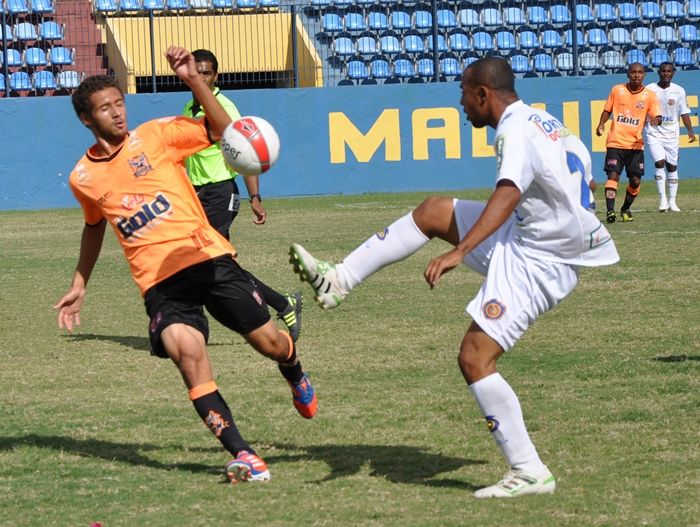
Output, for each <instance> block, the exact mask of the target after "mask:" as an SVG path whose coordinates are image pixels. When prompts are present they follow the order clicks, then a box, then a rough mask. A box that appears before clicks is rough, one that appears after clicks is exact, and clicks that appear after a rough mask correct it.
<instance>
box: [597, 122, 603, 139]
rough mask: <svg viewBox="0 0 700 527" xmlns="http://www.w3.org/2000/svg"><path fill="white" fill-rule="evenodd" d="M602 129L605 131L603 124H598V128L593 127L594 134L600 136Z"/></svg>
mask: <svg viewBox="0 0 700 527" xmlns="http://www.w3.org/2000/svg"><path fill="white" fill-rule="evenodd" d="M604 131H605V125H602V124H601V125H600V126H598V128H596V129H595V135H597V136H598V137H600V136H601V135H603V132H604Z"/></svg>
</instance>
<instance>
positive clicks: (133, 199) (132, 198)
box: [122, 194, 145, 210]
mask: <svg viewBox="0 0 700 527" xmlns="http://www.w3.org/2000/svg"><path fill="white" fill-rule="evenodd" d="M144 200H145V198H144V197H143V194H126V195H125V196H123V197H122V207H123V208H125V209H126V210H134V208H135V207H136V206H138V205H139V204H141V203H143V202H144Z"/></svg>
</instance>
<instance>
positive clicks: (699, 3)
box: [688, 0, 700, 20]
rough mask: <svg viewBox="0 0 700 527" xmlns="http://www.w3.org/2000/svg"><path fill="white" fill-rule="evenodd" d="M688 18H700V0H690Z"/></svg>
mask: <svg viewBox="0 0 700 527" xmlns="http://www.w3.org/2000/svg"><path fill="white" fill-rule="evenodd" d="M688 18H692V19H693V20H697V19H699V18H700V0H688Z"/></svg>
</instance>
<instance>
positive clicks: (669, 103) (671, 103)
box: [666, 99, 676, 106]
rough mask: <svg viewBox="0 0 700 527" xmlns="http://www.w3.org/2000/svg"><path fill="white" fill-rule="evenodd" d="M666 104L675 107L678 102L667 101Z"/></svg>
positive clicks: (673, 100)
mask: <svg viewBox="0 0 700 527" xmlns="http://www.w3.org/2000/svg"><path fill="white" fill-rule="evenodd" d="M666 104H668V105H669V106H673V105H674V104H676V100H675V99H668V100H667V101H666Z"/></svg>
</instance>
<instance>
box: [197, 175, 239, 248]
mask: <svg viewBox="0 0 700 527" xmlns="http://www.w3.org/2000/svg"><path fill="white" fill-rule="evenodd" d="M194 190H195V191H196V192H197V197H198V198H199V202H200V203H201V204H202V208H204V212H205V213H206V215H207V219H208V220H209V224H210V225H211V226H212V227H214V228H215V229H216V230H217V231H219V234H221V235H222V236H223V237H224V238H226V239H227V240H228V239H229V234H228V231H229V230H230V229H231V224H232V223H233V220H234V219H235V218H236V216H237V215H238V211H239V209H240V208H241V195H240V192H239V190H238V185H237V184H236V180H235V179H227V180H226V181H220V182H218V183H209V184H208V185H201V186H197V185H195V186H194Z"/></svg>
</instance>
